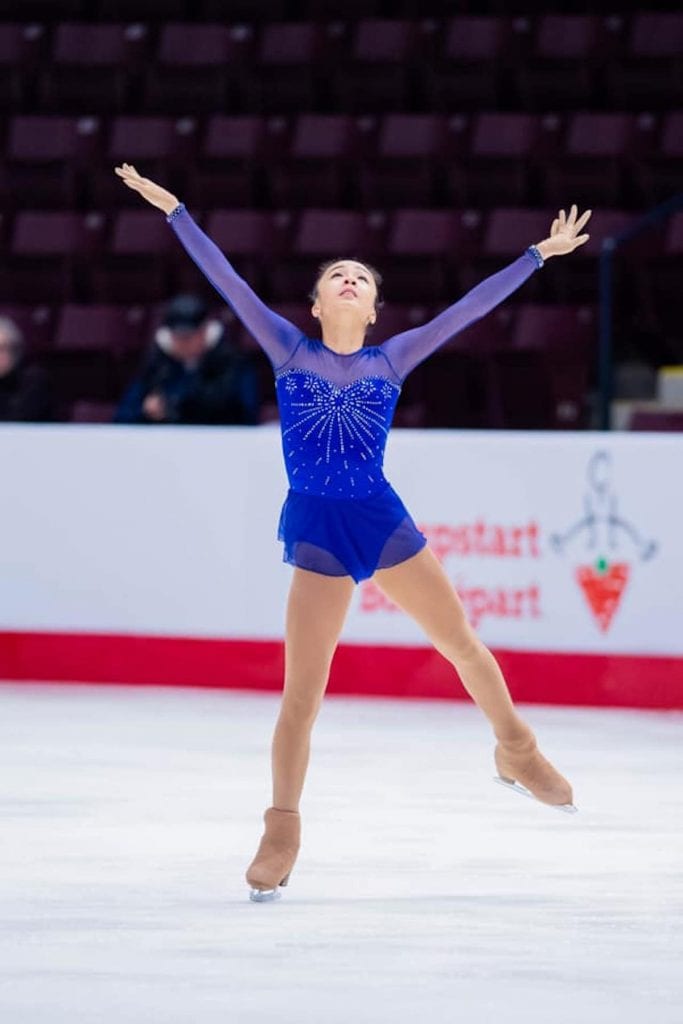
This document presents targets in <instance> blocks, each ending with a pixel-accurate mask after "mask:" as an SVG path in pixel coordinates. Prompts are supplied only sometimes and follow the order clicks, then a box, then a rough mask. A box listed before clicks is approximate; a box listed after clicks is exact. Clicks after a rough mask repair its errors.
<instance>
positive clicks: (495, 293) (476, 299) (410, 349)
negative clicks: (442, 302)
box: [379, 246, 544, 380]
mask: <svg viewBox="0 0 683 1024" xmlns="http://www.w3.org/2000/svg"><path fill="white" fill-rule="evenodd" d="M543 262H544V261H543V257H542V256H541V254H540V253H539V252H538V249H537V248H536V246H529V247H528V249H526V250H525V251H524V252H523V253H522V255H521V256H518V257H517V259H516V260H515V261H514V262H513V263H510V264H509V265H508V266H507V267H503V269H502V270H499V271H497V272H496V273H495V274H491V276H490V277H487V278H485V279H484V280H483V281H481V282H480V283H479V284H478V285H475V287H474V288H472V289H470V291H469V292H467V294H466V295H463V297H462V298H461V299H458V301H457V302H454V303H453V304H452V305H451V306H448V308H447V309H444V310H443V311H442V312H441V313H439V314H438V316H435V317H434V318H433V319H432V320H430V321H429V322H428V323H426V324H421V325H420V326H419V327H412V328H411V329H410V330H409V331H402V332H401V333H400V334H395V335H394V336H393V337H392V338H388V339H387V340H386V341H385V342H383V343H382V344H381V345H380V346H379V348H380V349H382V351H383V352H384V354H385V355H386V357H387V359H388V360H389V362H390V363H391V365H392V367H393V369H394V371H395V373H396V374H397V375H398V377H399V378H400V379H401V380H403V379H404V377H406V376H407V374H409V373H410V371H411V370H414V369H415V367H416V366H417V365H418V364H419V363H421V362H422V361H423V359H426V358H427V356H428V355H430V354H431V353H432V352H434V351H435V350H436V349H437V348H439V346H440V345H443V344H444V342H446V341H448V340H449V338H452V337H453V336H454V335H455V334H458V333H459V332H460V331H463V330H464V329H465V328H466V327H468V326H469V325H470V324H471V323H474V321H475V320H479V319H481V317H483V316H485V315H486V313H488V312H490V310H492V309H494V307H495V306H497V305H498V304H499V303H500V302H502V301H503V299H505V298H507V296H508V295H510V294H511V293H512V292H514V291H515V289H517V288H519V287H520V285H522V284H524V282H525V281H526V280H527V278H529V277H531V275H532V274H533V272H534V271H535V270H537V269H538V268H539V267H541V266H542V265H543Z"/></svg>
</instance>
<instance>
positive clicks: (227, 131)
mask: <svg viewBox="0 0 683 1024" xmlns="http://www.w3.org/2000/svg"><path fill="white" fill-rule="evenodd" d="M268 141H269V136H268V131H267V122H266V119H265V118H262V117H254V116H245V117H234V116H229V115H226V114H213V115H211V116H210V117H209V118H208V119H207V122H206V128H205V131H204V135H203V139H202V143H201V148H200V151H199V154H198V156H197V164H196V166H195V167H194V168H193V170H192V173H191V175H190V176H189V180H188V184H187V192H186V196H185V198H186V201H187V202H190V203H194V204H195V205H197V206H201V207H204V208H207V209H209V208H211V207H222V206H225V205H227V204H230V205H232V206H235V207H251V206H254V205H256V203H257V201H258V199H259V196H260V195H261V194H262V191H263V187H262V180H263V172H262V167H263V164H264V162H265V160H266V154H267V152H268V146H267V143H268Z"/></svg>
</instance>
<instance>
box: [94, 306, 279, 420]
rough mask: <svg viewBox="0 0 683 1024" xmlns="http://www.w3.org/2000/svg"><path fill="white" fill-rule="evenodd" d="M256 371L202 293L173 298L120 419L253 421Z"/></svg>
mask: <svg viewBox="0 0 683 1024" xmlns="http://www.w3.org/2000/svg"><path fill="white" fill-rule="evenodd" d="M258 406H259V402H258V384H257V376H256V371H255V369H254V367H253V365H252V363H251V360H249V359H248V358H247V356H246V355H245V354H244V353H242V352H240V351H239V349H237V348H236V347H235V346H234V345H233V344H232V342H231V341H230V339H229V338H228V336H227V331H226V328H225V325H224V324H223V323H222V322H221V321H220V320H217V319H211V318H210V317H209V315H208V307H207V305H206V303H205V302H204V300H203V299H201V298H200V297H199V296H196V295H178V296H176V298H175V299H173V300H172V301H171V302H170V303H169V305H168V307H167V309H166V313H165V316H164V320H163V323H162V324H161V326H160V327H159V328H158V329H157V331H156V333H155V336H154V341H153V344H152V347H151V349H150V351H149V352H148V354H147V356H146V357H145V360H144V362H143V364H142V366H141V368H140V371H139V373H138V375H137V377H136V378H135V379H134V380H133V381H132V383H131V384H130V385H129V387H128V388H127V390H126V392H125V394H124V395H123V398H122V399H121V402H120V404H119V406H118V408H117V410H116V412H115V414H114V422H115V423H202V424H225V423H241V424H253V423H258V421H259V408H258Z"/></svg>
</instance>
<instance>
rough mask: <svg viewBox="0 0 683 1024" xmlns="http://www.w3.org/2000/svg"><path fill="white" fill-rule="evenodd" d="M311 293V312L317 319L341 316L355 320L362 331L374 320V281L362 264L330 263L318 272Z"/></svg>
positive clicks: (371, 274)
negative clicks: (312, 295) (312, 297)
mask: <svg viewBox="0 0 683 1024" xmlns="http://www.w3.org/2000/svg"><path fill="white" fill-rule="evenodd" d="M313 294H314V301H313V306H312V307H311V313H312V314H313V316H314V317H316V319H318V320H320V321H321V322H323V321H324V320H326V319H327V320H328V321H329V320H332V319H336V318H337V317H338V316H340V315H341V316H344V317H351V318H352V319H353V320H357V321H358V323H359V325H361V326H362V328H363V330H366V329H367V327H368V326H370V325H371V324H374V323H375V321H376V319H377V298H378V288H377V281H376V277H375V274H374V273H373V271H372V270H370V269H369V268H368V267H366V266H365V264H364V263H357V262H356V261H355V260H339V261H338V262H337V263H333V264H332V265H331V266H329V267H327V268H326V269H325V270H324V271H323V272H322V273H321V275H320V277H319V278H318V280H317V282H316V285H315V289H314V293H313Z"/></svg>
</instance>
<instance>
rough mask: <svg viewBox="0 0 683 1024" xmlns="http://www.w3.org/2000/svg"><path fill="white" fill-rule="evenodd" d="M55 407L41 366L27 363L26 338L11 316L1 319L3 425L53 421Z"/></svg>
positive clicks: (0, 418)
mask: <svg viewBox="0 0 683 1024" xmlns="http://www.w3.org/2000/svg"><path fill="white" fill-rule="evenodd" d="M53 418H54V406H53V403H52V398H51V395H50V388H49V384H48V378H47V374H46V372H45V370H44V369H43V367H42V366H38V365H37V364H35V363H31V362H28V361H27V359H26V350H25V345H24V336H23V334H22V332H21V329H20V328H19V326H18V325H17V324H16V323H15V321H14V320H13V319H12V318H11V317H9V316H0V421H2V422H4V423H8V422H19V421H23V422H33V423H40V422H44V421H52V420H53Z"/></svg>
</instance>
